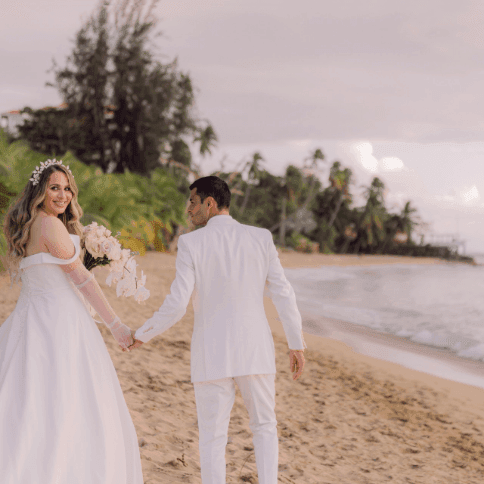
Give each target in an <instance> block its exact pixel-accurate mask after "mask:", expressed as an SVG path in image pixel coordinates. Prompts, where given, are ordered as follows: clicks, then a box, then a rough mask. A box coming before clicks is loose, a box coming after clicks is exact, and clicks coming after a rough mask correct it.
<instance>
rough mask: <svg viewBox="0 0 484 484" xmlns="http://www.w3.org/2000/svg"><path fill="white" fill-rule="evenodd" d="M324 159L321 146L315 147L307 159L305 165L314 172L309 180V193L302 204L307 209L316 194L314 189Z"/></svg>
mask: <svg viewBox="0 0 484 484" xmlns="http://www.w3.org/2000/svg"><path fill="white" fill-rule="evenodd" d="M323 160H324V154H323V152H322V151H321V149H320V148H317V149H315V150H314V152H313V153H312V154H311V155H310V156H309V157H308V158H306V160H305V165H306V166H305V168H306V169H308V170H310V171H311V172H312V173H311V175H310V180H309V189H308V195H307V197H306V200H305V202H304V204H303V206H302V208H303V209H307V208H308V207H309V204H310V203H311V202H312V201H313V199H314V197H315V196H316V192H315V191H314V189H315V187H316V182H317V177H316V173H317V172H318V171H319V165H320V163H321V162H322V161H323ZM308 162H309V163H308Z"/></svg>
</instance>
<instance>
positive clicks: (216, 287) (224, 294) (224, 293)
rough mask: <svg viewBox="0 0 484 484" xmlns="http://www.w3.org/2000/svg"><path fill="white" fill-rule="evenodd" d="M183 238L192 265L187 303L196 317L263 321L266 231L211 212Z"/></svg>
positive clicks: (269, 239)
mask: <svg viewBox="0 0 484 484" xmlns="http://www.w3.org/2000/svg"><path fill="white" fill-rule="evenodd" d="M183 237H184V241H186V243H187V246H188V247H189V250H190V254H191V257H192V260H193V264H194V270H195V291H194V295H193V302H194V308H195V311H196V312H198V313H199V316H202V315H203V318H202V319H205V317H210V318H215V319H217V318H218V317H223V318H228V319H230V320H232V321H240V320H241V319H245V318H246V317H248V316H250V317H257V318H259V317H261V318H264V319H265V314H264V308H263V296H264V286H265V282H266V278H267V272H268V268H269V244H272V236H271V234H270V232H269V231H268V230H265V229H260V228H257V227H251V226H248V225H242V224H239V223H238V222H236V221H235V220H233V219H232V218H231V217H229V216H216V217H213V218H212V219H211V220H210V221H209V223H208V225H207V226H206V227H204V228H202V229H199V230H197V231H195V232H192V233H190V234H187V235H185V236H183ZM197 310H198V311H197ZM196 317H197V315H196Z"/></svg>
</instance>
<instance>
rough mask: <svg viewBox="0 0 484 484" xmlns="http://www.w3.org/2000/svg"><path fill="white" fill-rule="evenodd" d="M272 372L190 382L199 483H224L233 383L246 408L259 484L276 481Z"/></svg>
mask: <svg viewBox="0 0 484 484" xmlns="http://www.w3.org/2000/svg"><path fill="white" fill-rule="evenodd" d="M274 379H275V375H274V374H270V375H246V376H237V377H234V378H223V379H221V380H212V381H208V382H201V383H194V388H195V400H196V403H197V415H198V429H199V436H200V437H199V447H200V467H201V471H202V483H203V484H226V481H225V446H226V445H227V435H228V428H229V421H230V411H231V410H232V406H233V404H234V400H235V383H237V386H238V387H239V389H240V392H241V394H242V398H243V399H244V403H245V406H246V407H247V410H248V411H249V419H250V420H249V426H250V429H251V430H252V434H253V438H252V442H253V443H254V452H255V460H256V464H257V472H258V474H259V484H277V469H278V438H277V421H276V414H275V412H274V407H275V395H276V392H275V385H274Z"/></svg>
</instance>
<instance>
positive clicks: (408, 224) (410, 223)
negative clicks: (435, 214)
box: [399, 201, 419, 242]
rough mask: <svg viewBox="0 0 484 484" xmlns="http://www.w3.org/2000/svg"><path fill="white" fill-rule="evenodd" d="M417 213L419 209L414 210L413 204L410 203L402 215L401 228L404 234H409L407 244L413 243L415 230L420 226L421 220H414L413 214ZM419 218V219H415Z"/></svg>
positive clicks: (406, 205)
mask: <svg viewBox="0 0 484 484" xmlns="http://www.w3.org/2000/svg"><path fill="white" fill-rule="evenodd" d="M416 213H417V209H416V208H413V207H412V205H411V202H410V201H408V202H407V203H406V204H405V206H404V207H403V209H402V212H401V213H400V221H401V222H400V227H399V229H400V230H401V231H402V232H405V233H406V234H407V242H412V232H413V229H414V228H415V227H416V226H417V225H419V220H415V219H414V218H413V214H416ZM415 218H417V217H415Z"/></svg>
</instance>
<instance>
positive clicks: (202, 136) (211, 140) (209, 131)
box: [195, 124, 218, 156]
mask: <svg viewBox="0 0 484 484" xmlns="http://www.w3.org/2000/svg"><path fill="white" fill-rule="evenodd" d="M195 141H197V142H198V143H200V154H201V155H202V156H205V155H206V154H207V153H209V154H210V155H211V154H212V148H213V147H214V146H215V145H216V143H217V141H218V137H217V134H216V133H215V131H214V129H213V127H212V125H211V124H208V125H207V127H206V128H205V129H201V130H200V131H199V134H198V136H197V137H196V138H195Z"/></svg>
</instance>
